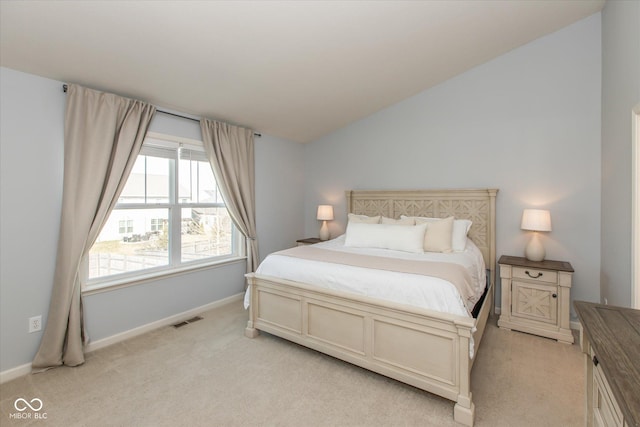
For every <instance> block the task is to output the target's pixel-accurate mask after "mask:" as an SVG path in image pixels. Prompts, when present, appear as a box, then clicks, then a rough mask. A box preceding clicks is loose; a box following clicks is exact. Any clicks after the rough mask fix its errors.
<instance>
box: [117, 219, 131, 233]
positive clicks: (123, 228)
mask: <svg viewBox="0 0 640 427" xmlns="http://www.w3.org/2000/svg"><path fill="white" fill-rule="evenodd" d="M118 224H119V225H118V233H120V234H126V233H133V221H132V220H130V219H121V220H120V221H118Z"/></svg>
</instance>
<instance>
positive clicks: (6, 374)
mask: <svg viewBox="0 0 640 427" xmlns="http://www.w3.org/2000/svg"><path fill="white" fill-rule="evenodd" d="M243 298H244V292H241V293H239V294H236V295H232V296H230V297H227V298H224V299H221V300H218V301H214V302H211V303H209V304H205V305H202V306H200V307H196V308H193V309H191V310H188V311H184V312H182V313H179V314H175V315H173V316H169V317H166V318H164V319H160V320H157V321H155V322H151V323H147V324H146V325H142V326H139V327H137V328H134V329H130V330H128V331H125V332H121V333H119V334H116V335H112V336H110V337H107V338H102V339H100V340H97V341H94V342H90V343H89V344H88V345H87V346H86V347H85V350H84V351H85V353H91V352H92V351H96V350H99V349H101V348H104V347H107V346H110V345H112V344H116V343H118V342H121V341H124V340H127V339H129V338H133V337H137V336H138V335H142V334H144V333H147V332H150V331H153V330H154V329H158V328H162V327H165V326H169V325H173V324H176V323H179V322H182V321H184V320H187V319H190V318H192V317H194V316H196V315H198V314H200V313H202V312H204V311H208V310H212V309H214V308H217V307H221V306H223V305H227V304H231V303H233V302H239V301H242V299H243ZM29 373H31V363H26V364H24V365H20V366H16V367H15V368H11V369H7V370H6V371H2V372H0V384H4V383H5V382H8V381H11V380H14V379H16V378H19V377H21V376H23V375H27V374H29Z"/></svg>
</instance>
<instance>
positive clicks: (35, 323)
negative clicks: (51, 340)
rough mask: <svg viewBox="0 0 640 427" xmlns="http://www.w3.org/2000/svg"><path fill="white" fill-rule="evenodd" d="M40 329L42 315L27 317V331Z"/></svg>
mask: <svg viewBox="0 0 640 427" xmlns="http://www.w3.org/2000/svg"><path fill="white" fill-rule="evenodd" d="M41 329H42V316H34V317H30V318H29V333H32V332H38V331H39V330H41Z"/></svg>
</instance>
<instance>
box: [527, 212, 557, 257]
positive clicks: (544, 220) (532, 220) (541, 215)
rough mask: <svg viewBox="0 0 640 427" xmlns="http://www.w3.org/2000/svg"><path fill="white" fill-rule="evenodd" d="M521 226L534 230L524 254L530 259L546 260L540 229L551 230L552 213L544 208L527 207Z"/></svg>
mask: <svg viewBox="0 0 640 427" xmlns="http://www.w3.org/2000/svg"><path fill="white" fill-rule="evenodd" d="M520 228H521V229H523V230H529V231H533V236H531V240H529V243H528V244H527V247H526V248H525V249H524V256H525V257H526V258H527V259H528V260H529V261H542V260H544V256H545V251H544V246H542V242H541V241H540V237H539V236H538V231H551V214H550V213H549V211H548V210H544V209H525V210H524V211H523V212H522V223H521V224H520Z"/></svg>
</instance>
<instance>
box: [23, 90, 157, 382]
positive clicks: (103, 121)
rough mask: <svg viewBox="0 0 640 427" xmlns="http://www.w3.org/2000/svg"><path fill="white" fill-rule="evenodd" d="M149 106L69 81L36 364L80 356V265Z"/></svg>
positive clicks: (121, 182) (130, 160)
mask: <svg viewBox="0 0 640 427" xmlns="http://www.w3.org/2000/svg"><path fill="white" fill-rule="evenodd" d="M154 113H155V107H154V106H152V105H148V104H145V103H143V102H140V101H136V100H133V99H128V98H122V97H120V96H117V95H113V94H109V93H103V92H98V91H95V90H91V89H87V88H83V87H81V86H77V85H70V86H69V88H68V91H67V106H66V111H65V122H64V181H63V193H62V217H61V221H60V237H59V239H58V253H57V258H56V270H55V276H54V280H53V289H52V295H51V302H50V305H49V314H48V318H47V325H46V328H45V330H44V334H43V336H42V341H41V342H40V348H39V349H38V352H37V354H36V356H35V358H34V360H33V363H32V368H33V370H34V371H36V372H37V371H42V370H46V369H49V368H53V367H56V366H60V365H63V364H64V365H68V366H77V365H80V364H82V363H84V351H83V350H84V343H85V331H84V324H83V316H82V298H81V289H80V277H79V271H80V265H81V263H82V259H83V257H84V256H85V255H87V254H88V252H89V250H90V249H91V246H92V245H93V243H94V242H95V240H96V239H97V237H98V234H99V233H100V230H101V229H102V226H103V225H104V224H105V222H106V221H107V219H108V217H109V213H110V212H111V210H112V209H113V207H114V206H115V205H116V203H117V201H118V197H119V195H120V193H121V192H122V189H123V188H124V186H125V184H126V181H127V177H128V176H129V172H131V169H132V167H133V165H134V163H135V161H136V158H137V156H138V153H139V152H140V147H141V146H142V142H143V141H144V137H145V135H146V133H147V129H148V127H149V122H150V121H151V118H152V117H153V114H154Z"/></svg>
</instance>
